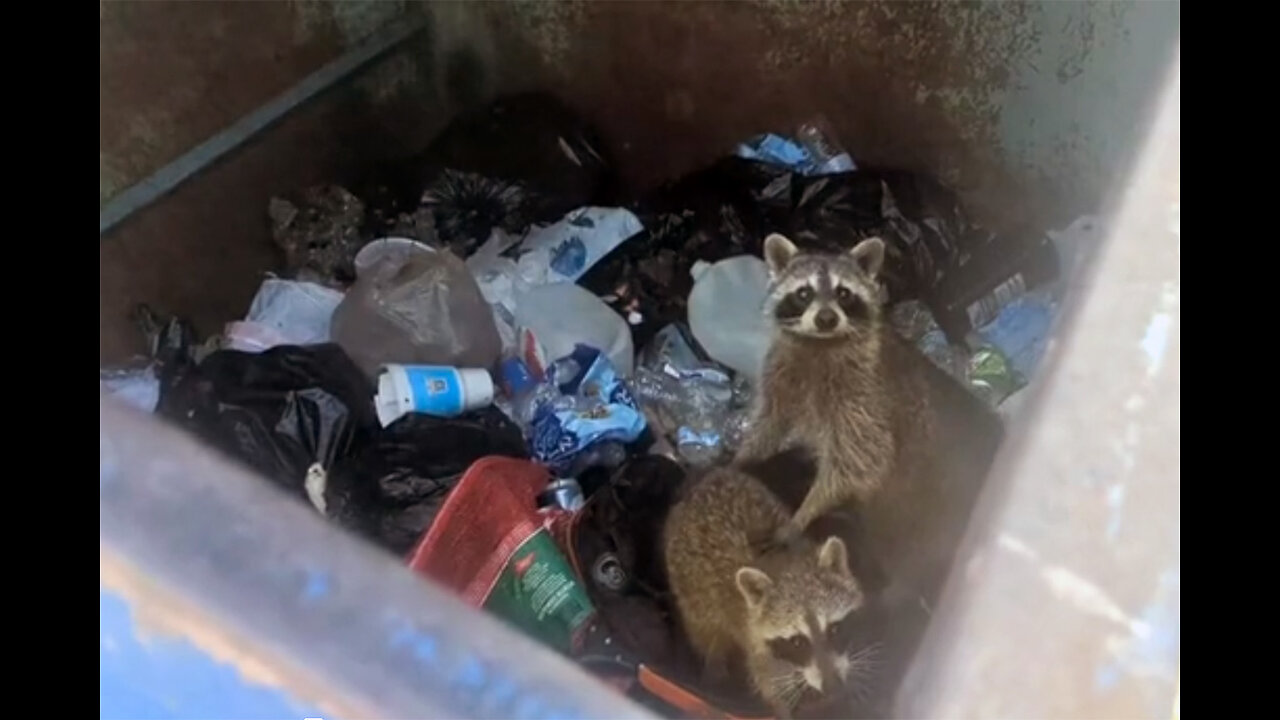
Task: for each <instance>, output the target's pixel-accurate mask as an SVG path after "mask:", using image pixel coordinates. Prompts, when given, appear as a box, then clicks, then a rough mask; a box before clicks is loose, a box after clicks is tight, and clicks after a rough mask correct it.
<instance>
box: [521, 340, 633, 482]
mask: <svg viewBox="0 0 1280 720" xmlns="http://www.w3.org/2000/svg"><path fill="white" fill-rule="evenodd" d="M568 359H570V360H572V361H573V362H572V363H565V364H564V365H565V366H568V367H572V368H576V373H575V374H574V375H573V376H572V377H558V376H557V373H556V369H557V368H558V367H560V365H559V364H555V365H552V367H551V368H549V369H548V377H547V381H548V382H550V383H552V384H554V385H556V386H557V388H558V389H559V390H560V393H561V394H562V395H564V396H568V397H572V398H574V400H575V403H574V406H573V407H572V408H565V407H563V406H559V407H558V404H555V403H551V402H544V403H542V404H541V405H539V407H538V408H537V409H536V410H535V411H534V416H533V423H532V428H531V430H532V432H531V435H532V437H531V439H530V443H529V444H530V446H531V449H532V452H533V457H534V459H535V460H537V461H539V462H541V463H542V464H544V465H546V466H547V467H549V468H550V469H551V470H552V471H553V472H557V473H564V472H567V471H568V469H569V468H570V467H571V466H573V464H574V461H575V460H576V459H577V458H578V457H579V456H580V455H582V454H583V453H584V452H586V451H587V450H589V449H590V448H591V447H593V446H595V445H596V444H598V443H603V442H621V443H629V442H633V441H635V440H636V439H638V438H639V437H640V435H641V434H642V433H643V432H644V430H645V418H644V413H642V412H641V411H640V408H639V407H638V406H637V405H636V401H635V399H634V398H633V397H632V396H631V391H630V390H629V389H628V388H627V386H626V384H624V383H623V381H622V378H619V377H618V375H617V373H616V372H615V371H614V368H613V364H612V363H610V362H609V358H608V357H607V356H606V355H604V354H603V353H601V352H600V351H599V350H597V349H595V348H593V347H589V346H587V345H578V346H577V347H576V348H575V349H574V351H573V353H572V354H570V355H569V356H568Z"/></svg>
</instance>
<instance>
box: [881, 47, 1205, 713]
mask: <svg viewBox="0 0 1280 720" xmlns="http://www.w3.org/2000/svg"><path fill="white" fill-rule="evenodd" d="M1158 108H1159V115H1158V117H1157V119H1156V121H1155V123H1154V125H1153V126H1151V125H1149V126H1147V127H1146V128H1144V129H1146V130H1147V131H1148V133H1149V141H1148V142H1147V143H1145V149H1144V150H1143V153H1142V155H1141V157H1140V162H1139V163H1138V165H1137V166H1136V168H1135V170H1134V171H1133V173H1132V174H1131V175H1130V177H1129V183H1128V188H1129V189H1128V191H1127V192H1126V193H1125V195H1124V196H1123V202H1122V204H1121V205H1120V206H1119V208H1118V214H1117V216H1116V222H1115V224H1114V226H1113V227H1114V229H1113V231H1112V233H1111V235H1110V238H1109V239H1108V240H1107V241H1106V243H1105V245H1104V246H1103V249H1102V251H1101V254H1100V256H1099V258H1098V259H1097V263H1096V266H1095V268H1094V272H1092V273H1091V274H1090V275H1089V276H1088V277H1087V280H1086V282H1084V283H1082V284H1081V287H1079V288H1078V292H1077V295H1076V297H1077V299H1078V302H1077V303H1076V305H1075V307H1074V308H1072V309H1071V310H1069V312H1068V314H1067V315H1066V317H1065V320H1066V331H1065V332H1064V333H1063V334H1062V337H1061V339H1060V341H1059V342H1057V343H1055V344H1054V345H1053V346H1052V347H1051V349H1050V351H1049V354H1048V356H1047V357H1046V365H1045V370H1046V372H1045V373H1044V375H1043V381H1042V382H1041V383H1040V385H1039V386H1038V387H1037V388H1035V389H1034V390H1033V392H1036V396H1035V397H1034V398H1033V401H1032V406H1031V408H1030V410H1031V412H1030V415H1029V416H1028V417H1027V418H1026V420H1027V421H1026V423H1025V424H1023V425H1021V427H1019V428H1018V429H1017V431H1016V432H1015V433H1014V435H1013V437H1012V438H1011V440H1010V442H1009V444H1008V445H1007V446H1006V448H1005V450H1004V452H1003V453H1002V457H1001V460H1000V461H998V463H997V467H996V468H995V469H994V471H993V474H992V477H991V480H990V482H989V483H988V489H987V492H986V493H985V495H984V499H983V501H982V502H981V503H980V505H979V508H978V510H977V512H976V513H975V516H974V519H973V522H972V526H971V532H970V539H969V541H968V542H967V543H966V547H965V548H964V549H963V550H962V551H961V557H960V559H959V561H958V562H957V565H956V568H955V569H954V570H953V573H952V577H951V581H950V586H949V587H948V590H947V592H946V593H945V595H944V597H943V599H942V603H941V604H940V607H939V611H938V613H937V614H936V615H935V621H934V624H933V626H932V628H931V631H930V635H929V637H928V638H927V639H926V642H925V644H924V646H923V647H922V648H921V650H920V652H919V654H918V656H917V659H916V663H917V664H916V667H915V668H914V669H913V671H912V673H911V674H910V675H909V677H908V680H907V682H906V684H905V685H904V688H903V690H902V693H901V695H900V700H901V703H902V708H903V709H904V715H905V716H907V717H928V718H960V717H964V718H1158V719H1159V720H1165V719H1166V718H1169V717H1170V716H1171V715H1172V716H1176V714H1177V702H1178V696H1177V691H1178V665H1179V648H1180V596H1181V579H1180V566H1181V561H1180V530H1179V525H1180V522H1179V513H1180V466H1181V453H1180V438H1181V434H1180V412H1179V408H1180V398H1179V396H1180V393H1179V387H1180V382H1179V370H1180V362H1179V349H1180V339H1181V332H1180V331H1181V326H1180V322H1179V317H1180V312H1179V309H1180V303H1179V292H1180V291H1179V276H1180V237H1179V213H1180V208H1179V184H1180V167H1181V166H1180V160H1179V145H1180V121H1179V113H1180V91H1179V66H1178V64H1177V62H1176V59H1175V63H1174V65H1173V67H1172V69H1171V73H1170V77H1169V79H1168V83H1167V85H1166V86H1165V93H1164V95H1163V97H1162V100H1161V103H1160V105H1159V106H1158Z"/></svg>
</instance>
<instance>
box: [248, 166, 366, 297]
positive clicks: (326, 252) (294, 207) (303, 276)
mask: <svg viewBox="0 0 1280 720" xmlns="http://www.w3.org/2000/svg"><path fill="white" fill-rule="evenodd" d="M267 215H268V217H269V218H270V219H271V237H272V239H273V240H274V241H275V244H276V245H277V246H279V247H280V249H281V250H283V251H284V256H285V261H284V266H285V270H286V271H287V272H288V274H289V275H290V276H291V277H292V278H293V279H295V280H303V281H307V282H314V283H319V284H321V285H326V286H328V287H333V288H339V289H341V288H345V287H346V286H347V285H350V284H351V282H352V281H353V280H355V268H354V266H353V264H352V261H353V260H354V258H355V256H356V253H357V252H358V251H359V250H360V246H361V245H363V244H364V236H363V234H362V230H363V225H364V221H365V208H364V202H362V201H361V200H360V198H358V197H356V196H355V195H352V194H351V193H350V192H349V191H347V190H346V189H345V188H342V187H339V186H337V185H320V186H316V187H311V188H307V189H306V190H303V191H302V192H301V193H300V195H299V197H298V198H297V199H289V198H280V197H273V198H271V201H270V203H268V205H267Z"/></svg>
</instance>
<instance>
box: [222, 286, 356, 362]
mask: <svg viewBox="0 0 1280 720" xmlns="http://www.w3.org/2000/svg"><path fill="white" fill-rule="evenodd" d="M340 302H342V293H341V292H338V291H337V290H334V289H332V288H328V287H325V286H323V285H317V284H316V283H311V282H303V281H297V280H281V279H279V278H267V279H266V280H264V281H263V283H262V285H261V286H260V287H259V288H258V293H257V294H256V295H254V297H253V303H252V304H250V305H249V313H248V315H247V316H246V317H245V319H244V320H243V321H239V322H231V323H227V326H226V329H225V330H224V331H223V336H224V337H225V338H226V342H227V345H226V347H228V348H230V349H233V350H243V351H245V352H261V351H263V350H266V349H267V348H271V347H275V346H276V345H317V344H320V343H326V342H329V341H330V339H331V338H330V334H329V329H330V323H331V322H332V320H333V311H334V310H335V309H337V307H338V303H340Z"/></svg>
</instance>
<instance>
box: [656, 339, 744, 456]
mask: <svg viewBox="0 0 1280 720" xmlns="http://www.w3.org/2000/svg"><path fill="white" fill-rule="evenodd" d="M632 386H633V390H634V392H635V396H636V398H637V399H638V400H639V401H640V403H641V404H642V405H643V406H644V407H645V409H646V410H648V411H650V412H652V413H653V414H654V415H655V416H656V418H657V424H658V427H657V428H655V430H656V431H658V432H661V433H662V434H664V435H665V436H667V438H668V439H669V440H670V441H671V442H672V443H673V444H674V446H675V449H676V455H677V457H678V458H679V459H680V460H681V461H683V462H685V463H688V464H689V465H691V466H694V467H704V466H707V465H710V464H712V463H714V462H716V461H717V460H720V459H722V458H724V457H727V456H728V455H730V454H731V453H733V452H734V451H735V450H736V449H737V447H738V444H739V443H740V442H741V440H742V432H743V429H744V427H745V421H746V418H747V415H748V408H747V405H748V397H749V393H748V392H747V391H746V383H745V382H742V383H735V382H734V381H733V380H732V379H731V378H730V376H729V374H728V373H727V372H725V371H724V370H722V369H720V368H719V367H717V366H715V365H714V364H713V363H710V362H708V361H707V360H706V359H704V358H703V357H699V353H698V352H697V351H696V350H695V349H694V346H693V343H692V342H691V341H690V340H689V338H688V337H687V331H686V330H685V329H684V328H682V327H681V326H679V325H668V326H667V327H665V328H663V329H662V330H661V331H660V332H659V333H658V334H657V335H656V336H654V339H653V341H652V342H651V343H650V344H649V346H648V347H646V349H645V351H644V352H643V353H642V360H641V364H640V366H639V367H637V368H636V373H635V377H634V379H633V381H632Z"/></svg>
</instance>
